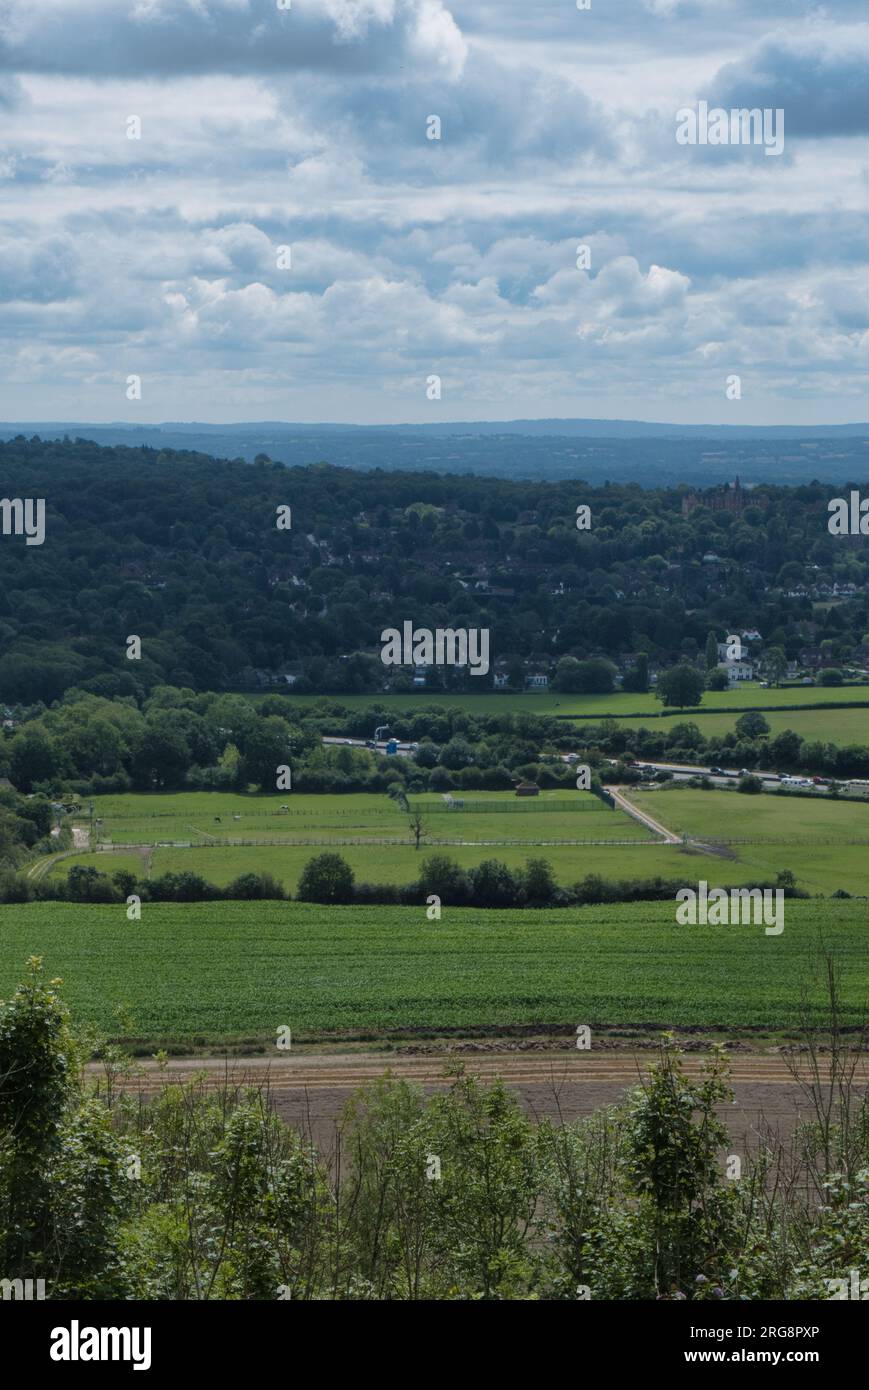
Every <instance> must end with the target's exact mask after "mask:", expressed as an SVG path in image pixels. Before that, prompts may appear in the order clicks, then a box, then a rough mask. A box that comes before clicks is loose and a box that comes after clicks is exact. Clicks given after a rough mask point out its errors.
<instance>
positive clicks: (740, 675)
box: [718, 661, 754, 685]
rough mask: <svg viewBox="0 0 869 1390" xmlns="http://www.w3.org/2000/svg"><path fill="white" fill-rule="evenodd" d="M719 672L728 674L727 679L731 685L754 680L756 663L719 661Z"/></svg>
mask: <svg viewBox="0 0 869 1390" xmlns="http://www.w3.org/2000/svg"><path fill="white" fill-rule="evenodd" d="M718 669H719V671H726V672H727V679H728V681H729V682H730V684H731V685H735V684H736V683H737V681H753V680H754V663H753V662H751V661H719V663H718Z"/></svg>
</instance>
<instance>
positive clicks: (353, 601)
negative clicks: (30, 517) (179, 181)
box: [0, 438, 869, 703]
mask: <svg viewBox="0 0 869 1390" xmlns="http://www.w3.org/2000/svg"><path fill="white" fill-rule="evenodd" d="M0 474H2V476H3V479H4V484H3V486H4V490H5V493H6V495H7V496H8V497H9V498H16V497H18V498H44V499H45V504H46V534H45V541H44V543H43V544H42V545H34V546H27V545H25V543H24V539H23V537H22V538H15V537H7V538H5V539H4V540H3V544H2V546H0V701H5V702H6V703H19V702H22V701H25V702H26V701H33V700H37V699H38V700H43V701H45V702H46V703H49V702H51V701H53V700H56V699H58V698H59V697H60V696H61V695H62V694H63V693H64V692H65V691H67V690H69V689H71V688H73V687H77V688H79V689H82V690H84V691H86V692H88V693H90V694H95V695H102V696H107V697H110V698H115V697H120V696H132V697H133V698H134V699H135V700H137V701H139V702H141V700H142V699H143V698H144V696H145V695H146V694H147V693H148V692H149V691H151V690H153V689H154V688H155V687H156V686H158V685H167V684H169V685H176V686H190V687H192V688H194V689H196V690H200V691H201V690H208V689H218V690H220V689H224V690H225V689H228V688H233V689H250V688H253V687H254V686H256V685H257V684H259V683H261V682H263V681H266V682H267V681H269V680H271V679H273V678H278V679H280V678H282V677H283V676H284V675H285V674H286V673H287V672H290V673H291V674H295V675H296V676H297V677H298V684H297V686H296V688H297V689H298V690H299V691H300V692H301V691H306V692H310V691H313V692H335V693H359V692H364V691H379V690H382V689H383V688H384V685H385V682H386V680H387V673H386V671H385V668H384V666H383V664H382V663H381V661H380V660H379V650H380V634H381V632H382V631H383V629H384V628H387V627H391V626H394V625H395V624H396V622H398V621H399V620H401V619H403V618H404V617H407V616H409V617H411V618H412V620H413V622H414V623H415V625H417V626H418V627H422V628H429V629H432V630H434V629H435V628H438V627H453V628H455V627H477V628H487V629H488V630H489V631H490V633H491V657H492V661H493V662H494V661H498V660H500V661H501V662H502V664H503V668H504V669H505V670H506V671H507V672H508V674H510V675H511V678H512V679H513V680H514V683H516V682H518V683H519V684H520V685H521V683H522V680H523V678H524V673H525V672H526V671H527V670H528V669H529V668H531V669H533V665H534V663H535V662H538V661H541V662H543V661H545V662H547V663H548V662H555V661H558V660H559V658H562V657H570V658H576V659H578V660H586V659H589V658H605V659H612V658H614V657H618V656H621V655H623V654H625V653H631V654H642V655H643V656H644V657H648V658H649V659H651V660H652V661H655V662H657V663H658V664H659V665H660V666H662V667H667V666H670V665H671V664H672V663H673V662H676V661H680V660H683V659H684V660H687V661H695V662H696V661H698V659H701V658H702V655H703V652H704V650H705V646H706V642H707V638H708V635H709V632H710V631H714V632H715V634H716V635H717V636H718V637H719V639H720V640H721V639H723V638H724V637H725V636H726V634H727V633H728V632H729V631H731V630H741V629H750V628H757V629H758V630H759V631H760V632H761V633H762V635H763V641H764V645H765V647H774V648H780V649H781V651H782V653H783V654H784V657H785V658H786V659H789V660H798V658H799V653H800V651H801V650H802V649H803V648H805V647H806V646H820V647H822V648H823V649H824V651H825V652H826V653H827V654H828V656H829V661H828V662H827V663H826V664H828V665H829V664H830V663H832V664H833V665H835V664H836V663H837V662H838V663H841V662H843V661H848V660H851V659H852V656H853V652H854V649H855V648H856V647H858V646H859V645H860V644H861V643H862V642H863V639H864V637H865V635H866V633H867V629H869V616H867V605H866V597H865V586H866V580H867V575H869V556H867V552H866V547H865V546H863V545H861V544H860V543H859V538H857V543H856V544H854V545H852V544H851V543H850V540H849V539H848V538H838V539H837V538H834V537H831V536H830V535H829V533H828V531H827V520H828V513H827V502H828V500H829V498H830V495H831V486H830V485H829V484H820V483H810V484H807V485H805V486H800V487H794V488H783V487H773V486H767V485H763V486H760V487H758V488H757V489H755V490H754V491H753V492H752V493H750V494H749V495H748V496H747V499H746V500H747V505H746V507H745V509H744V510H743V511H742V512H741V513H740V514H735V513H732V512H730V511H713V510H711V509H707V508H706V507H702V506H701V507H698V508H697V509H696V510H695V511H694V512H692V513H691V514H690V515H689V516H685V517H683V516H682V511H681V503H682V498H683V496H684V493H685V489H684V488H680V487H677V488H669V489H663V488H662V489H650V490H646V489H643V488H640V487H639V486H637V485H635V484H629V485H618V484H606V485H604V486H602V487H590V486H589V485H588V484H587V483H584V482H582V481H573V482H559V483H540V482H508V481H504V480H500V479H482V478H479V477H471V476H450V477H443V476H438V475H436V474H430V473H410V472H392V473H388V474H387V473H381V472H378V471H376V470H375V471H372V472H366V473H357V472H354V471H352V470H350V469H345V468H333V467H330V466H329V465H327V464H315V465H312V466H310V467H307V468H284V467H282V466H281V465H279V464H276V463H272V462H271V461H270V460H268V459H266V458H259V459H258V460H257V461H256V462H255V463H254V464H252V465H247V464H242V463H241V462H227V461H225V460H219V459H212V458H208V457H205V456H203V455H196V454H190V453H183V452H179V453H175V452H173V451H171V450H164V451H159V452H158V451H157V450H155V449H150V448H140V449H127V448H123V447H109V448H100V447H99V446H97V445H95V444H93V443H91V442H89V441H87V440H80V439H78V440H66V441H55V442H51V441H42V440H40V439H38V438H34V439H31V440H26V439H24V438H18V439H13V440H11V441H9V442H7V443H0ZM855 485H856V484H855ZM580 503H582V504H585V505H588V506H589V507H590V508H591V513H592V526H591V529H590V530H588V531H585V532H578V531H577V529H576V525H575V521H576V508H577V505H578V504H580ZM279 507H290V508H291V512H292V525H291V527H290V529H284V530H279V529H278V528H277V511H278V508H279ZM834 583H838V584H853V585H854V586H855V593H856V596H855V597H854V598H852V600H851V601H849V602H847V603H841V604H830V605H829V606H826V607H824V608H823V609H816V608H815V607H814V606H813V602H812V596H811V591H812V590H816V589H817V587H818V586H819V585H827V586H828V587H831V586H832V585H833V584H834ZM800 591H802V592H800ZM789 594H793V595H794V596H793V597H788V595H789ZM131 634H134V635H136V636H138V637H140V638H141V654H140V656H139V657H138V658H137V659H135V660H128V659H127V653H128V645H127V639H128V637H129V636H130V635H131ZM824 644H827V645H826V646H824ZM574 674H575V672H574ZM389 679H390V680H392V681H393V685H394V688H397V689H400V688H406V687H407V686H408V685H409V684H410V681H411V673H410V671H408V670H406V669H396V671H395V672H394V673H393V675H392V676H391V677H389ZM429 679H430V683H431V686H432V688H447V689H470V690H477V689H479V686H480V681H479V679H477V678H475V677H473V676H471V675H469V674H468V672H467V671H461V670H459V669H457V668H445V669H443V670H441V671H435V672H433V673H432V675H431V676H430V678H429ZM487 680H488V678H487ZM565 688H568V689H569V688H571V677H570V671H569V669H568V673H567V676H566V685H565ZM633 688H638V687H637V686H636V685H635V686H634V687H633Z"/></svg>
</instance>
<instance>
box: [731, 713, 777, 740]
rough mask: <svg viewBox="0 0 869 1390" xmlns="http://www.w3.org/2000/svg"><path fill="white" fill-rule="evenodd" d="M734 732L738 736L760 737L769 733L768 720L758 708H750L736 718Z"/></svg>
mask: <svg viewBox="0 0 869 1390" xmlns="http://www.w3.org/2000/svg"><path fill="white" fill-rule="evenodd" d="M736 732H737V733H738V734H739V737H740V738H761V737H762V735H763V734H768V733H769V720H768V719H766V718H765V717H764V716H763V715H762V714H761V713H760V711H759V710H754V709H750V710H748V711H746V713H745V714H741V715H740V716H739V718H738V719H737V721H736Z"/></svg>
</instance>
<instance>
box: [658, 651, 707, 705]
mask: <svg viewBox="0 0 869 1390" xmlns="http://www.w3.org/2000/svg"><path fill="white" fill-rule="evenodd" d="M655 694H656V695H657V697H658V699H659V700H662V701H663V703H664V705H675V706H676V707H677V708H678V709H685V708H686V707H687V706H688V705H699V704H700V701H701V700H702V698H703V678H702V676H701V675H700V673H699V671H698V670H697V669H696V667H694V666H689V665H688V664H687V663H685V662H683V663H682V664H681V665H679V666H671V667H670V669H669V670H668V671H663V672H662V673H661V675H660V676H659V677H658V684H657V687H656V690H655Z"/></svg>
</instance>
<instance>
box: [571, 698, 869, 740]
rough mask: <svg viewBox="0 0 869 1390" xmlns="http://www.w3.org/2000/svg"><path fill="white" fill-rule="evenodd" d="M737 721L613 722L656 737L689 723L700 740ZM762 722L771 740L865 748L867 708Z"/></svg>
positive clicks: (691, 714)
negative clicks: (788, 735) (785, 737)
mask: <svg viewBox="0 0 869 1390" xmlns="http://www.w3.org/2000/svg"><path fill="white" fill-rule="evenodd" d="M738 718H739V711H738V710H734V712H733V714H703V713H702V712H701V713H699V714H698V713H697V712H696V711H691V710H689V711H687V712H686V713H685V714H673V715H667V716H666V718H664V719H645V718H643V716H642V715H638V716H637V717H635V718H633V719H619V720H618V721H617V722H618V723H619V724H621V725H622V726H623V727H624V728H626V729H640V728H643V727H645V728H647V729H651V730H652V731H653V732H654V733H657V734H660V733H668V732H669V731H670V730H671V729H672V728H673V726H674V725H675V724H684V723H686V722H693V723H695V724H696V725H697V727H698V729H699V730H700V732H701V734H702V735H703V737H704V738H716V737H718V736H719V735H721V734H732V733H734V732H735V730H736V721H737V719H738ZM764 718H765V719H766V721H767V723H768V724H769V727H770V737H771V738H774V737H775V735H776V734H780V733H783V732H784V730H785V729H793V731H794V733H795V734H799V735H800V738H804V739H805V740H806V741H807V742H808V743H814V742H816V741H817V742H820V743H835V744H837V745H838V746H839V747H840V748H841V747H845V746H847V745H848V744H853V743H857V744H863V745H866V744H869V706H867V707H866V709H842V710H832V709H813V710H801V709H799V708H796V709H794V710H793V711H792V712H790V711H789V712H787V713H783V712H779V713H775V712H774V711H766V712H764ZM583 722H584V721H583ZM581 727H582V726H581V725H580V726H579V729H580V730H581Z"/></svg>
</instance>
